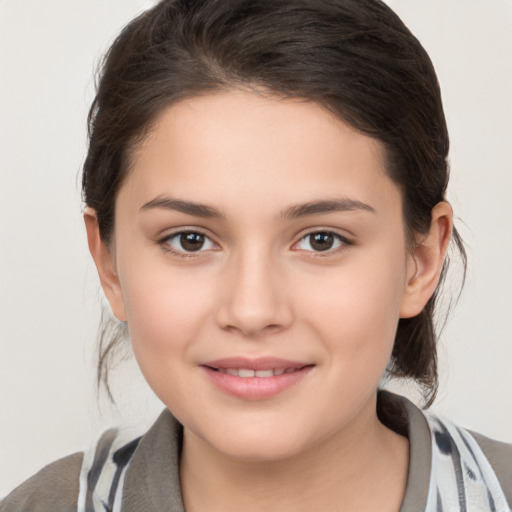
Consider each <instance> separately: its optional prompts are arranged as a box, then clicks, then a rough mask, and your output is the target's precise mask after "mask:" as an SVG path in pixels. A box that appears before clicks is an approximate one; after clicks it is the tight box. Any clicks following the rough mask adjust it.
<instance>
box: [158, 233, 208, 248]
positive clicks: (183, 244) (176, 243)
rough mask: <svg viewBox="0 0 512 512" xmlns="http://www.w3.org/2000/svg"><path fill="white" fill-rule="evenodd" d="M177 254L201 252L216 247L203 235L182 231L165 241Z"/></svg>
mask: <svg viewBox="0 0 512 512" xmlns="http://www.w3.org/2000/svg"><path fill="white" fill-rule="evenodd" d="M165 243H166V244H168V245H170V246H171V247H172V248H173V249H174V250H175V251H176V252H199V251H205V250H208V249H213V248H214V247H215V245H214V243H213V242H212V241H211V240H210V239H209V238H208V237H207V236H206V235H204V234H203V233H198V232H196V231H182V232H181V233H176V234H174V235H171V236H170V237H168V238H167V239H166V240H165Z"/></svg>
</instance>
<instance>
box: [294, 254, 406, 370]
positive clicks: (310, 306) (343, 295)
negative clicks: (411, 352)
mask: <svg viewBox="0 0 512 512" xmlns="http://www.w3.org/2000/svg"><path fill="white" fill-rule="evenodd" d="M377 260H378V259H377ZM393 261H394V262H395V263H393ZM404 261H405V260H404V259H401V258H400V256H399V255H398V256H397V255H396V254H395V255H394V259H390V258H380V263H379V261H376V258H372V259H369V260H367V261H363V262H361V264H360V265H359V264H358V265H347V267H346V268H339V269H336V270H334V271H333V272H329V273H326V274H325V275H324V276H323V278H322V279H320V280H319V279H318V276H316V277H315V278H311V279H310V280H307V279H306V280H303V281H302V282H301V284H300V289H298V290H297V291H296V292H295V296H296V297H301V298H304V297H307V298H308V300H302V303H301V310H302V311H303V312H305V313H304V318H306V319H307V321H308V322H309V325H310V328H312V329H315V330H316V331H318V332H317V336H318V338H319V339H321V340H322V339H323V340H325V343H326V344H329V347H327V348H328V350H329V351H330V352H333V353H335V354H336V357H337V358H338V359H339V361H338V362H341V364H343V365H344V366H352V367H355V366H357V367H359V368H361V369H364V368H369V367H374V366H375V365H376V366H382V365H384V367H385V366H386V364H387V361H388V359H389V357H390V355H391V351H392V348H393V343H394V338H395V333H396V328H397V325H398V319H399V310H400V304H401V300H402V294H403V289H404V285H405V271H404V265H405V263H404ZM382 262H385V263H382Z"/></svg>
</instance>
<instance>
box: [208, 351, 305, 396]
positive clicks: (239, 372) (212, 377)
mask: <svg viewBox="0 0 512 512" xmlns="http://www.w3.org/2000/svg"><path fill="white" fill-rule="evenodd" d="M314 366H315V365H314V364H312V363H305V362H297V361H289V360H284V359H276V358H259V359H248V358H244V357H242V358H226V359H219V360H216V361H209V362H205V363H203V364H201V365H200V367H201V368H202V369H203V370H204V371H205V373H206V375H207V376H208V378H209V381H210V382H212V383H213V384H214V385H215V387H216V388H217V389H220V390H221V391H222V392H224V393H226V394H228V395H231V396H234V397H237V398H242V399H244V400H264V399H269V398H272V397H273V396H275V395H278V394H280V393H282V392H283V391H285V390H287V389H289V388H291V387H293V386H294V385H295V384H298V383H299V382H301V381H302V380H303V379H304V378H306V376H307V375H308V374H309V373H310V371H311V370H312V369H313V368H314Z"/></svg>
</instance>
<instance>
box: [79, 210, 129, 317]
mask: <svg viewBox="0 0 512 512" xmlns="http://www.w3.org/2000/svg"><path fill="white" fill-rule="evenodd" d="M84 222H85V229H86V231H87V242H88V244H89V251H90V253H91V256H92V258H93V260H94V263H95V265H96V269H97V270H98V275H99V278H100V282H101V287H102V288H103V291H104V292H105V295H106V297H107V299H108V301H109V303H110V307H111V308H112V312H113V314H114V316H115V317H116V318H117V319H118V320H120V321H122V322H125V321H126V313H125V309H124V302H123V295H122V292H121V285H120V283H119V278H118V276H117V273H116V266H115V259H114V255H113V254H112V252H111V250H110V249H109V248H108V247H107V244H106V243H105V241H104V240H103V239H102V238H101V236H100V230H99V226H98V217H97V215H96V211H95V210H94V209H92V208H89V207H87V208H86V209H85V211H84Z"/></svg>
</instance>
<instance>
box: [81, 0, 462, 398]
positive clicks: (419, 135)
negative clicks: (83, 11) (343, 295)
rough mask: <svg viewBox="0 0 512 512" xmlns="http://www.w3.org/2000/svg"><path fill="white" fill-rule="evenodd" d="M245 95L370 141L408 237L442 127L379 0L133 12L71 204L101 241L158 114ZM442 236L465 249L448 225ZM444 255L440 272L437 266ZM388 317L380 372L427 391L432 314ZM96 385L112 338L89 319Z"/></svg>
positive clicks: (112, 52) (239, 3) (427, 72)
mask: <svg viewBox="0 0 512 512" xmlns="http://www.w3.org/2000/svg"><path fill="white" fill-rule="evenodd" d="M237 87H238V88H244V89H258V90H263V91H268V92H269V93H271V94H272V95H277V96H279V97H283V98H289V97H293V98H304V99H306V100H310V101H314V102H317V103H319V104H321V105H322V106H324V107H325V108H327V109H329V110H330V111H331V112H333V113H335V114H336V115H337V116H338V117H340V118H341V119H343V120H345V121H346V122H348V123H349V124H351V125H352V126H353V127H355V128H357V129H358V130H361V131H362V132H364V133H366V134H369V135H370V136H372V137H375V138H376V139H378V140H380V141H381V142H382V143H383V144H384V146H385V148H386V150H387V160H388V161H387V170H388V173H389V176H390V177H391V178H392V179H393V180H394V182H395V183H396V184H397V185H398V186H399V187H400V188H401V190H402V194H403V204H404V212H403V215H404V223H405V227H406V232H407V238H408V242H409V243H410V244H413V243H414V236H415V235H417V234H421V233H426V232H427V231H428V229H429V226H430V221H431V211H432V208H433V207H434V206H435V205H436V204H437V203H438V202H440V201H443V200H444V199H445V193H446V187H447V183H448V162H447V155H448V147H449V140H448V132H447V127H446V122H445V117H444V112H443V108H442V103H441V95H440V91H439V85H438V82H437V78H436V74H435V71H434V68H433V65H432V63H431V61H430V59H429V57H428V55H427V53H426V52H425V50H424V49H423V47H422V46H421V44H420V43H419V42H418V40H417V39H416V38H415V37H414V36H413V35H412V34H411V32H410V31H409V30H408V29H407V28H406V27H405V25H404V24H403V23H402V21H401V20H400V19H399V18H398V16H397V15H396V14H395V13H394V12H393V11H392V10H391V9H390V8H389V7H387V6H386V5H385V4H384V3H383V2H381V1H380V0H163V1H161V2H159V3H158V4H157V5H156V6H155V7H153V8H152V9H150V10H148V11H146V12H144V13H143V14H142V15H140V16H139V17H137V18H136V19H134V20H133V21H132V22H131V23H130V24H129V25H128V26H126V28H125V29H124V30H123V31H122V32H121V34H120V35H119V36H118V37H117V39H116V40H115V41H114V43H113V44H112V46H111V48H110V49H109V51H108V52H107V54H106V56H105V58H104V61H103V64H102V68H101V71H100V75H99V82H98V87H97V95H96V98H95V99H94V102H93V105H92V107H91V110H90V113H89V151H88V154H87V158H86V161H85V164H84V169H83V198H84V201H85V203H86V204H87V205H88V206H90V207H92V208H94V209H95V210H96V212H97V216H98V223H99V228H100V233H101V236H102V238H103V239H104V240H105V241H106V242H107V243H109V242H110V241H111V238H112V233H113V229H114V204H115V199H116V195H117V193H118V191H119V187H120V186H121V184H122V183H123V180H124V179H125V177H126V174H127V173H128V172H129V161H130V151H131V150H133V148H134V147H135V145H136V144H137V142H138V141H140V140H141V139H142V138H143V137H144V135H145V134H147V132H148V130H149V129H150V127H151V124H152V123H153V122H154V120H155V118H156V116H157V115H158V114H159V113H160V112H162V110H163V109H164V108H166V107H167V106H169V105H171V104H172V103H175V102H177V101H180V100H181V99H184V98H186V97H191V96H195V95H199V94H207V93H209V92H218V91H222V90H229V89H232V88H237ZM453 242H454V244H455V246H456V248H457V249H458V250H459V252H460V254H461V256H462V261H463V263H464V268H465V263H466V256H465V251H464V247H463V245H462V241H461V238H460V236H459V234H458V232H457V231H456V230H455V231H454V234H453ZM446 265H447V261H446V262H445V266H444V268H443V272H442V277H444V275H445V272H446ZM438 291H439V286H438V290H436V293H434V295H433V297H432V298H431V299H430V300H429V302H428V303H427V305H426V307H425V309H424V310H423V311H422V313H421V314H420V315H418V316H416V317H414V318H409V319H401V320H400V321H399V325H398V330H397V333H396V339H395V345H394V349H393V354H392V359H391V361H390V365H389V368H388V370H389V373H390V375H393V376H399V377H410V378H413V379H414V380H416V381H417V382H418V383H419V384H420V385H421V386H422V387H423V389H424V396H425V398H426V400H427V402H429V403H430V402H431V401H432V400H433V398H434V396H435V393H436V390H437V385H438V375H437V356H436V332H435V328H434V309H435V304H436V299H437V296H438ZM100 333H101V336H100V338H101V339H100V359H99V367H98V381H101V380H104V382H105V384H106V385H107V390H108V382H107V368H108V364H107V363H108V359H109V357H110V355H112V353H113V352H114V349H115V347H116V346H118V344H119V342H120V340H119V336H118V335H116V332H115V330H114V331H113V330H112V329H111V328H109V327H108V326H107V325H105V324H103V326H102V328H101V331H100Z"/></svg>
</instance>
